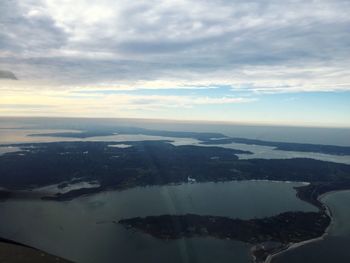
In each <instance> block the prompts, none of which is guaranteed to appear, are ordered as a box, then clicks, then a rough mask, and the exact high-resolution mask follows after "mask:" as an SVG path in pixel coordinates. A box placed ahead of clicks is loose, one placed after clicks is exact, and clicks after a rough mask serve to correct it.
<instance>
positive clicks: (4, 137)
mask: <svg viewBox="0 0 350 263" xmlns="http://www.w3.org/2000/svg"><path fill="white" fill-rule="evenodd" d="M69 131H70V132H79V131H77V130H74V131H73V130H31V129H29V130H27V129H0V145H1V144H17V143H38V142H62V141H109V142H120V143H122V142H125V141H156V140H167V141H171V142H172V144H173V145H175V146H179V145H198V146H207V147H210V146H219V147H224V148H231V149H238V150H245V151H250V152H252V153H253V154H238V157H239V158H240V159H253V158H263V159H290V158H312V159H316V160H321V161H329V162H338V163H344V164H350V156H348V155H347V156H337V155H330V154H321V153H308V152H293V151H279V150H275V149H274V147H269V146H260V145H247V144H241V143H231V144H219V145H203V144H201V143H200V141H198V140H196V139H192V138H175V137H164V136H150V135H142V134H136V135H134V134H116V135H110V136H96V137H90V138H83V139H80V138H61V137H48V136H28V135H30V134H40V133H54V132H69ZM119 145H122V146H124V145H125V144H119ZM15 150H16V148H8V147H1V146H0V155H1V154H4V153H6V152H14V151H15ZM17 150H18V148H17Z"/></svg>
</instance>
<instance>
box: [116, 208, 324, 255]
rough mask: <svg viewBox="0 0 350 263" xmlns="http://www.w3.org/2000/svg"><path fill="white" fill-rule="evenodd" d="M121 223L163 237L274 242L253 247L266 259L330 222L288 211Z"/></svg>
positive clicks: (151, 218)
mask: <svg viewBox="0 0 350 263" xmlns="http://www.w3.org/2000/svg"><path fill="white" fill-rule="evenodd" d="M119 223H120V224H122V225H124V226H125V227H127V228H133V229H137V230H140V231H142V232H145V233H147V234H150V235H152V236H154V237H156V238H161V239H178V238H183V237H187V238H188V237H206V236H211V237H215V238H219V239H234V240H240V241H243V242H247V243H250V244H254V245H255V244H259V243H266V242H271V241H272V242H274V243H275V244H277V245H274V246H273V247H270V248H269V247H264V246H262V248H260V249H255V250H253V251H252V252H253V255H254V257H255V261H256V262H263V261H264V260H265V259H266V257H267V256H268V255H269V253H271V252H272V251H277V250H279V249H283V248H285V247H286V246H288V244H289V243H291V242H292V243H297V242H301V241H305V240H309V239H313V238H316V237H319V236H321V235H322V234H323V233H324V230H325V229H326V227H327V226H328V225H329V223H330V218H329V217H328V216H327V215H326V214H325V213H322V212H318V213H316V212H286V213H282V214H279V215H277V216H272V217H267V218H261V219H250V220H240V219H231V218H227V217H220V216H200V215H194V214H186V215H161V216H148V217H144V218H140V217H136V218H130V219H123V220H120V221H119Z"/></svg>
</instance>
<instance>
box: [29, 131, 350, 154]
mask: <svg viewBox="0 0 350 263" xmlns="http://www.w3.org/2000/svg"><path fill="white" fill-rule="evenodd" d="M115 134H134V135H137V134H143V135H152V136H164V137H175V138H193V139H197V140H199V141H200V142H201V143H202V144H206V145H220V144H230V143H241V144H247V145H260V146H269V147H274V148H275V149H276V150H281V151H296V152H312V153H323V154H331V155H340V156H344V155H350V147H348V146H336V145H322V144H309V143H291V142H275V141H263V140H256V139H246V138H236V137H229V136H226V135H224V134H221V133H209V132H207V133H204V132H183V131H161V130H150V129H143V128H136V127H104V128H100V129H91V128H90V129H87V130H82V131H80V132H55V133H40V134H31V135H30V136H49V137H63V138H80V139H82V138H90V137H96V136H110V135H115Z"/></svg>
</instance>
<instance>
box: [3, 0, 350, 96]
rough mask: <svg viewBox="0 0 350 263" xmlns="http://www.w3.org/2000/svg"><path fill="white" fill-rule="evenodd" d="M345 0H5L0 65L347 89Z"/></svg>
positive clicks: (39, 73) (42, 72)
mask: <svg viewBox="0 0 350 263" xmlns="http://www.w3.org/2000/svg"><path fill="white" fill-rule="evenodd" d="M349 13H350V2H349V1H346V0H319V1H302V0H293V1H283V2H281V1H277V0H269V1H267V0H251V1H243V0H234V1H232V0H214V1H197V0H180V1H170V0H149V1H125V0H118V1H114V0H99V1H93V0H75V1H68V0H65V1H55V0H23V1H22V0H21V1H19V0H4V1H1V3H0V26H1V31H0V67H1V68H4V69H9V70H11V71H14V72H15V73H16V74H17V75H18V76H19V77H20V78H21V79H27V80H33V81H37V80H41V81H42V80H45V81H49V82H51V83H52V84H65V85H91V84H96V85H100V84H101V83H104V84H116V85H122V84H125V85H131V86H138V84H139V83H140V82H142V83H145V82H148V83H153V82H155V81H158V82H159V81H160V80H161V81H164V82H167V83H169V82H171V83H172V85H173V86H174V87H179V86H184V85H214V84H218V85H219V84H220V85H222V84H225V85H231V86H232V87H234V88H248V89H253V90H256V91H261V92H262V91H264V92H274V91H278V92H279V91H295V90H297V91H309V90H313V91H314V90H321V91H322V90H349V89H350V80H349V76H350V74H349V73H350V72H349V71H350V69H349V62H350V52H349V49H350V48H349V47H350V35H349V34H348V29H349V28H350V16H349Z"/></svg>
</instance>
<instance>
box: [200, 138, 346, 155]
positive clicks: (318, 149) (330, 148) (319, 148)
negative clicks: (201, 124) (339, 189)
mask: <svg viewBox="0 0 350 263" xmlns="http://www.w3.org/2000/svg"><path fill="white" fill-rule="evenodd" d="M230 143H242V144H248V145H260V146H270V147H275V149H276V150H280V151H293V152H313V153H324V154H332V155H350V147H347V146H336V145H322V144H309V143H290V142H272V141H262V140H254V139H245V138H222V139H218V140H206V141H204V142H203V144H207V145H213V144H215V145H217V144H230Z"/></svg>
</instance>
